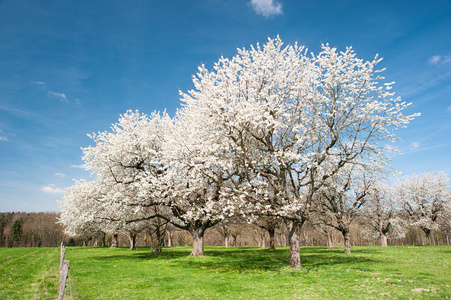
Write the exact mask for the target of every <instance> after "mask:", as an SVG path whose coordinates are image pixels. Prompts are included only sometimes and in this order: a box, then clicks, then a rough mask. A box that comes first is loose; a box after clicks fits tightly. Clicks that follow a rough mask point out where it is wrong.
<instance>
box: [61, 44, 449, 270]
mask: <svg viewBox="0 0 451 300" xmlns="http://www.w3.org/2000/svg"><path fill="white" fill-rule="evenodd" d="M237 52H238V53H237V54H236V55H235V56H234V57H232V58H225V57H221V58H220V59H219V60H218V61H217V62H216V63H215V64H214V65H213V67H212V69H211V70H208V69H207V67H206V66H205V65H201V66H199V68H198V72H197V74H196V75H195V76H193V86H194V88H193V89H192V90H189V91H187V92H180V95H181V102H182V105H181V107H180V109H178V110H177V112H176V113H175V116H174V117H170V116H169V115H168V114H167V113H166V112H163V113H159V112H153V113H151V114H150V115H146V114H144V113H140V112H139V111H127V112H126V113H125V114H124V115H121V116H120V118H119V121H118V122H117V123H115V124H112V126H111V131H105V132H98V133H93V134H91V135H89V136H90V138H91V139H92V140H93V142H94V145H93V146H89V147H86V148H84V149H83V160H84V161H85V164H86V167H87V169H89V170H91V171H92V172H93V174H95V179H93V180H90V181H84V180H81V181H78V182H76V183H75V184H74V185H73V186H72V187H71V188H69V189H68V191H67V192H66V194H65V195H64V199H63V200H62V201H61V202H60V206H61V209H62V212H61V217H60V219H59V221H60V223H61V224H62V225H64V227H65V232H66V234H68V235H72V236H93V235H99V234H100V235H105V234H109V235H111V236H112V244H113V245H116V244H117V238H118V235H119V234H124V233H125V234H127V236H129V238H130V244H131V245H132V246H131V247H132V248H133V247H134V245H135V244H136V237H137V235H138V234H139V233H140V232H142V231H149V232H152V234H154V235H155V239H156V240H157V241H162V240H163V236H164V232H165V228H166V227H167V226H172V227H174V228H177V229H179V230H184V231H186V232H188V233H189V234H190V236H191V239H192V241H193V242H192V247H193V250H192V252H191V255H192V256H201V255H204V238H205V232H206V231H207V230H209V229H211V228H213V227H215V228H220V227H221V226H222V227H223V228H222V229H220V230H222V232H224V235H227V232H228V230H229V228H228V224H230V223H236V220H240V221H239V222H240V223H247V224H257V225H258V226H259V228H261V229H262V230H265V231H266V232H267V233H268V235H269V239H270V244H271V243H273V242H274V241H273V237H274V232H275V230H276V227H277V226H278V225H279V224H284V225H283V227H282V228H283V230H284V232H285V236H287V245H288V246H289V248H290V261H289V265H290V266H291V267H301V258H300V251H299V249H300V246H301V229H302V228H304V226H307V224H310V226H313V227H315V228H318V229H319V230H322V231H324V232H326V233H327V232H329V230H330V228H333V229H335V230H337V231H339V232H340V233H341V235H342V238H343V240H344V243H345V246H346V248H345V249H346V250H345V251H346V252H347V253H349V252H350V247H351V238H350V237H351V225H352V224H353V222H356V220H357V218H361V217H362V216H361V211H362V210H363V209H364V208H366V211H367V212H368V215H367V218H368V220H367V221H366V224H371V225H374V226H372V227H371V226H368V230H369V232H373V234H376V235H377V236H378V237H379V238H380V239H381V243H382V245H386V244H387V234H390V235H393V236H396V235H402V234H403V232H402V231H403V230H402V228H405V227H406V226H405V225H406V224H404V223H403V222H404V221H405V222H408V224H410V225H415V226H417V227H419V228H421V229H422V230H423V232H424V234H425V235H426V236H427V238H428V241H429V243H430V242H431V232H433V230H436V229H437V226H438V225H437V224H438V223H439V221H440V220H442V219H443V218H445V217H444V216H445V214H446V213H447V211H449V210H448V208H449V187H448V179H447V177H446V175H445V174H442V173H440V174H439V175H437V176H436V175H432V174H424V175H421V176H412V177H410V178H405V179H402V180H400V183H399V184H398V185H397V188H395V189H394V190H395V191H396V192H394V193H392V192H390V191H389V189H388V188H386V187H385V186H384V185H383V182H386V179H387V178H388V177H389V175H390V174H391V172H392V169H391V166H390V164H389V162H390V151H391V150H393V147H392V146H389V144H390V143H393V142H396V141H397V140H398V139H399V138H398V137H397V136H396V135H395V132H396V130H397V129H398V128H402V127H405V126H406V125H407V124H408V123H409V122H410V121H412V120H413V119H414V118H415V117H417V116H418V115H419V114H410V115H406V114H404V111H405V110H406V108H407V107H408V106H409V104H408V103H405V102H403V101H401V99H400V98H399V97H394V93H393V92H392V91H391V89H392V85H393V83H390V82H386V81H385V78H384V77H383V76H382V75H381V73H382V71H383V70H378V69H376V68H377V65H378V64H379V63H380V61H381V59H379V58H378V57H377V56H376V57H375V58H374V59H373V60H370V61H364V60H362V59H359V58H358V57H357V56H356V54H355V53H354V51H353V50H352V48H350V47H349V48H347V49H346V50H345V51H342V52H340V51H338V50H337V49H336V48H334V47H331V46H329V45H327V44H326V45H322V49H321V51H320V53H318V54H316V55H315V54H313V53H308V51H307V50H306V49H305V48H304V47H302V46H299V45H297V44H295V45H288V46H284V44H283V42H282V40H281V39H280V38H279V37H276V38H274V39H271V38H270V39H268V42H267V43H266V44H264V45H259V44H257V45H256V46H255V47H254V46H251V48H250V49H245V48H243V49H238V50H237ZM417 177H418V178H419V179H418V180H416V178H417ZM415 181H418V182H420V183H421V182H423V183H424V182H425V184H423V185H422V188H417V186H416V185H415V184H413V182H415ZM404 182H405V184H404V185H403V183H404ZM411 183H412V184H413V185H412V186H411ZM430 183H434V184H433V185H432V186H434V187H435V188H434V189H432V190H431V189H428V187H429V186H431V185H430ZM435 183H438V184H435ZM417 190H420V192H419V193H416V191H417ZM412 195H413V196H412ZM401 211H402V212H401ZM404 212H405V213H407V214H408V217H404V219H403V218H402V217H401V215H402V213H404ZM362 218H363V217H362ZM374 232H375V233H374ZM265 234H266V233H265ZM329 236H331V237H332V234H331V233H329ZM157 244H159V245H161V242H158V243H157ZM160 249H161V247H160Z"/></svg>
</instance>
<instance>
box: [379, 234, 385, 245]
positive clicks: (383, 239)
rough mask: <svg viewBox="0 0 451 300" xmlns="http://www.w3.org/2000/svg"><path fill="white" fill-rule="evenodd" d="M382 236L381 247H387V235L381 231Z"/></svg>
mask: <svg viewBox="0 0 451 300" xmlns="http://www.w3.org/2000/svg"><path fill="white" fill-rule="evenodd" d="M380 238H381V247H387V236H386V235H385V234H383V233H381V235H380Z"/></svg>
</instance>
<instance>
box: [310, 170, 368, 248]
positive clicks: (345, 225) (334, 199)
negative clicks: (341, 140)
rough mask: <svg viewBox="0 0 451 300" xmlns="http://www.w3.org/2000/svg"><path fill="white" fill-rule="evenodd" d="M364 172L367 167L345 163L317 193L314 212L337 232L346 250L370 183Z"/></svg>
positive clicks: (349, 245)
mask: <svg viewBox="0 0 451 300" xmlns="http://www.w3.org/2000/svg"><path fill="white" fill-rule="evenodd" d="M368 174H371V171H370V170H368V169H366V168H362V166H360V165H351V164H348V165H347V166H345V167H343V168H342V169H341V170H340V171H339V172H338V173H337V174H335V175H334V176H333V177H330V178H329V179H328V180H327V181H326V182H325V184H324V185H323V187H322V189H321V192H320V194H319V195H318V197H319V199H318V204H317V206H318V207H319V213H318V216H319V218H320V220H321V222H322V223H324V224H326V225H327V226H330V227H333V228H335V229H336V230H338V231H340V232H341V234H342V235H343V239H344V243H345V253H346V254H349V253H351V239H350V235H351V231H350V229H351V224H352V222H353V221H354V220H355V218H356V217H357V216H359V214H360V211H361V208H362V206H363V205H364V204H365V202H366V200H367V195H368V191H369V189H370V188H371V186H372V184H373V183H374V179H372V178H371V177H370V178H368Z"/></svg>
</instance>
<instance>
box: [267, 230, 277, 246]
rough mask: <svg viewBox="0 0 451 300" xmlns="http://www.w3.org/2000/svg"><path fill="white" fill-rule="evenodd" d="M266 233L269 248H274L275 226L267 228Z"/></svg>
mask: <svg viewBox="0 0 451 300" xmlns="http://www.w3.org/2000/svg"><path fill="white" fill-rule="evenodd" d="M268 233H269V250H276V243H275V235H276V230H275V228H270V229H268Z"/></svg>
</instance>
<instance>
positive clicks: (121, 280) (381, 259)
mask: <svg viewBox="0 0 451 300" xmlns="http://www.w3.org/2000/svg"><path fill="white" fill-rule="evenodd" d="M205 250H206V251H205V253H206V256H205V257H188V254H189V253H190V251H191V248H188V247H177V248H165V249H164V250H163V253H160V254H155V253H151V252H150V250H149V249H147V248H139V249H138V250H137V251H130V250H128V249H126V248H119V249H109V248H97V247H90V248H86V247H85V248H82V247H67V248H66V259H68V260H70V266H71V269H70V290H67V297H66V299H71V297H72V299H114V298H117V299H119V298H120V299H347V298H348V299H409V298H412V299H434V298H435V299H447V298H451V267H450V262H451V247H447V246H434V247H388V248H385V249H384V248H381V247H353V248H352V251H353V252H352V253H351V254H350V255H345V254H344V253H342V252H343V250H344V249H343V248H340V247H337V248H336V249H333V250H329V249H327V248H322V247H315V248H301V259H302V264H303V268H302V269H298V270H295V269H290V268H288V267H287V265H288V258H289V252H288V249H287V248H281V249H278V250H277V251H273V252H271V251H268V250H266V249H260V248H224V247H206V249H205ZM15 251H17V254H16V252H15ZM25 251H28V252H27V253H29V254H32V255H35V257H36V258H38V257H39V258H40V259H41V260H43V261H45V262H40V263H37V262H36V263H35V266H34V267H35V268H38V269H39V272H37V273H39V274H36V275H33V276H32V277H28V276H29V275H28V274H26V273H28V271H27V270H28V269H30V268H31V266H30V262H31V261H32V260H31V259H30V258H23V255H24V254H25V253H26V252H25ZM33 251H34V252H33ZM19 252H21V254H20V253H19ZM0 255H1V257H2V264H1V266H0V272H1V274H2V283H1V285H0V290H1V291H2V292H0V299H14V295H16V296H17V297H16V298H17V299H33V297H23V296H28V295H33V293H38V294H37V295H38V296H37V297H36V298H37V299H41V298H45V297H46V296H45V293H43V292H41V291H40V290H41V289H43V288H45V289H47V290H48V289H49V288H50V287H51V286H53V287H55V282H54V277H55V276H56V275H54V274H53V277H52V276H51V275H50V273H51V271H52V270H53V269H49V263H53V264H56V265H57V266H56V268H55V270H56V272H58V268H57V267H58V264H59V260H58V259H57V258H58V255H59V249H58V248H55V249H51V248H47V249H38V248H28V249H0ZM8 256H9V257H8ZM27 256H29V255H27ZM24 263H25V264H26V266H23V264H24ZM12 267H14V268H15V269H14V270H10V269H11V268H12ZM14 271H16V272H14ZM14 273H21V274H22V275H20V276H19V275H17V277H14V278H13V279H11V280H9V279H8V276H10V277H11V276H12V275H5V274H14ZM57 280H58V279H57ZM47 281H48V282H47ZM68 285H69V283H68ZM14 289H16V290H19V291H20V292H22V291H23V293H22V294H15V293H14ZM56 289H57V287H56ZM414 289H425V290H423V291H422V292H414V291H412V290H414ZM47 293H50V292H49V291H47ZM19 295H20V296H19ZM51 295H53V296H51V297H49V299H55V298H56V297H55V295H57V293H56V291H55V293H53V294H51Z"/></svg>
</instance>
